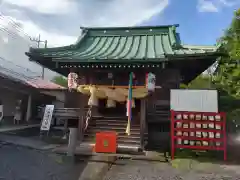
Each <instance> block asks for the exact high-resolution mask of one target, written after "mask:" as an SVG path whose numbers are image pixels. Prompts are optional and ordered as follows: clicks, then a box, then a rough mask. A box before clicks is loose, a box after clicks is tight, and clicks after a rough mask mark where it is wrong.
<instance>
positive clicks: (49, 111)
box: [40, 105, 54, 131]
mask: <svg viewBox="0 0 240 180" xmlns="http://www.w3.org/2000/svg"><path fill="white" fill-rule="evenodd" d="M53 110H54V105H46V107H45V111H44V115H43V119H42V125H41V129H40V130H41V131H49V129H50V126H51V122H52V115H53Z"/></svg>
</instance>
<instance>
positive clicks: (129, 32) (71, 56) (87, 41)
mask: <svg viewBox="0 0 240 180" xmlns="http://www.w3.org/2000/svg"><path fill="white" fill-rule="evenodd" d="M176 27H177V25H172V26H158V27H156V26H154V27H120V28H82V29H83V30H82V35H81V36H80V38H79V40H78V42H76V43H75V44H73V45H70V46H64V47H59V48H46V49H33V48H31V49H30V52H29V53H27V55H28V56H30V57H31V58H32V59H34V57H42V58H51V59H52V60H53V61H67V62H120V60H122V61H124V60H125V61H128V60H131V61H137V62H144V61H146V60H147V61H162V60H167V58H168V57H172V56H176V57H177V56H194V55H204V54H209V53H214V52H216V50H217V48H216V47H214V46H209V47H206V46H184V45H181V42H180V37H179V34H178V33H176Z"/></svg>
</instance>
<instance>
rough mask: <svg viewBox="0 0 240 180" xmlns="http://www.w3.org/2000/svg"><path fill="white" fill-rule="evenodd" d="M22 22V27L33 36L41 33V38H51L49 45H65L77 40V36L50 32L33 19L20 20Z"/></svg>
mask: <svg viewBox="0 0 240 180" xmlns="http://www.w3.org/2000/svg"><path fill="white" fill-rule="evenodd" d="M18 22H20V23H21V24H22V27H23V29H24V31H25V33H27V34H28V35H30V36H32V37H37V36H38V35H39V34H40V35H41V39H42V40H43V39H46V40H49V41H48V42H49V45H50V46H53V45H57V46H64V45H67V44H71V43H73V42H75V41H76V40H77V37H76V36H68V35H63V34H58V33H52V32H48V31H46V30H44V29H42V28H40V27H39V26H37V25H36V24H34V23H33V22H32V21H18Z"/></svg>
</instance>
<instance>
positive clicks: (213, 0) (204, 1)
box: [197, 0, 240, 12]
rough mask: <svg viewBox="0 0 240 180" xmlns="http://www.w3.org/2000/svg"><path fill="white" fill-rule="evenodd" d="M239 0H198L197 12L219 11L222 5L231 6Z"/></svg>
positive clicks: (239, 0) (239, 1)
mask: <svg viewBox="0 0 240 180" xmlns="http://www.w3.org/2000/svg"><path fill="white" fill-rule="evenodd" d="M239 3H240V0H198V3H197V9H198V11H199V12H219V11H220V10H221V9H222V8H224V7H232V6H234V5H236V4H239Z"/></svg>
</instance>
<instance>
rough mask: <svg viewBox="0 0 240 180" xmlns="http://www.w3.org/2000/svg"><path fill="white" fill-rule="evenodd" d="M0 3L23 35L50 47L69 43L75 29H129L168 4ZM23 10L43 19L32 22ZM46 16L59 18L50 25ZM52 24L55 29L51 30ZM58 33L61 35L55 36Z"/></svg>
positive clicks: (131, 0) (135, 0)
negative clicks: (70, 32)
mask: <svg viewBox="0 0 240 180" xmlns="http://www.w3.org/2000/svg"><path fill="white" fill-rule="evenodd" d="M3 2H4V3H3V5H2V7H3V8H5V10H6V12H7V13H8V14H10V16H11V17H13V18H15V19H16V20H17V21H18V22H20V23H21V25H22V27H23V29H24V31H25V32H27V33H28V34H29V35H34V36H36V35H37V34H39V33H40V34H41V37H42V38H43V39H47V40H48V41H49V44H50V45H53V46H59V45H60V46H61V45H63V44H69V43H70V42H71V43H73V42H74V41H75V39H76V38H77V36H79V34H80V30H79V26H133V25H136V24H139V23H141V22H142V21H145V20H147V19H149V18H151V17H152V16H154V15H156V14H157V13H160V12H162V11H163V10H164V9H165V8H166V7H167V5H168V4H169V0H147V1H146V0H106V1H100V0H82V1H79V0H61V3H59V0H50V1H48V0H42V1H41V3H39V1H36V0H17V1H16V0H3ZM10 5H17V8H25V11H23V10H22V11H20V10H18V9H16V7H15V8H12V7H11V6H10ZM26 9H27V10H29V11H34V12H36V13H39V14H40V15H41V14H42V17H44V18H42V17H41V20H38V19H36V18H35V19H34V20H33V19H32V16H31V15H30V14H29V12H27V10H26ZM44 14H45V15H44ZM46 14H48V15H49V14H50V15H51V14H52V15H54V16H55V17H59V18H55V21H54V22H53V21H52V22H50V21H49V19H48V15H46ZM43 21H46V22H45V26H44V27H40V26H39V25H38V24H39V23H42V24H43V23H44V22H43ZM52 24H55V25H56V27H55V28H56V29H55V30H53V29H54V26H53V25H52ZM59 24H62V25H64V24H67V25H66V26H65V27H64V28H63V29H58V28H57V26H58V25H59ZM69 25H70V26H69ZM49 26H51V28H52V29H51V30H49ZM69 28H71V29H76V30H75V32H77V33H74V34H68V33H67V30H68V31H69ZM64 29H66V32H65V33H64ZM60 30H61V33H59V32H58V31H60Z"/></svg>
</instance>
